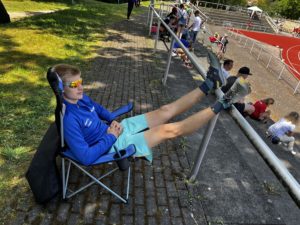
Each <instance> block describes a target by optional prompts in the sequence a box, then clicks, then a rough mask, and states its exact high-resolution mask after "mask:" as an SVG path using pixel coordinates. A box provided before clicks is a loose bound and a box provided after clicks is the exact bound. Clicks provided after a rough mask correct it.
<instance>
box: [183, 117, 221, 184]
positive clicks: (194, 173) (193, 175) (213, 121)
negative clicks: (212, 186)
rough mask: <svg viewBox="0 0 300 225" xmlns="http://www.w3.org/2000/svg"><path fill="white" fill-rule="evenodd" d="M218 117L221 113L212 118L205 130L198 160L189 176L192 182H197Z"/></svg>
mask: <svg viewBox="0 0 300 225" xmlns="http://www.w3.org/2000/svg"><path fill="white" fill-rule="evenodd" d="M218 117H219V113H218V114H217V115H215V116H214V117H213V118H212V119H211V120H210V122H209V123H208V126H207V128H206V130H205V133H204V136H203V138H202V141H201V144H200V146H199V150H198V152H197V156H196V160H195V162H194V165H193V168H192V171H191V174H190V176H189V181H190V182H195V180H196V178H197V175H198V173H199V170H200V166H201V163H202V161H203V158H204V155H205V153H206V150H207V146H208V143H209V141H210V138H211V135H212V133H213V130H214V128H215V126H216V122H217V120H218Z"/></svg>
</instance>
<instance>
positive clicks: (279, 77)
mask: <svg viewBox="0 0 300 225" xmlns="http://www.w3.org/2000/svg"><path fill="white" fill-rule="evenodd" d="M283 70H284V64H283V65H282V69H281V71H280V74H279V76H278V80H280V79H281V75H282V73H283Z"/></svg>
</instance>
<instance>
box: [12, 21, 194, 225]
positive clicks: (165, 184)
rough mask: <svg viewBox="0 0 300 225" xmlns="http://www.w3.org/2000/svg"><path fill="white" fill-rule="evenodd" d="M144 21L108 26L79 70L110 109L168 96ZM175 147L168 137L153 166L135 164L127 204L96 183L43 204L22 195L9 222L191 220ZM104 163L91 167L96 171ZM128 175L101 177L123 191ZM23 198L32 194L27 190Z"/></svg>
mask: <svg viewBox="0 0 300 225" xmlns="http://www.w3.org/2000/svg"><path fill="white" fill-rule="evenodd" d="M145 20H146V18H145V17H143V16H140V17H137V18H136V19H135V20H134V21H122V22H120V23H118V24H115V25H114V26H111V27H110V28H109V29H108V30H107V38H106V40H105V41H104V42H103V43H102V44H101V46H100V49H99V51H98V52H97V57H96V58H95V59H94V62H93V66H92V68H91V70H90V71H89V72H87V73H86V74H84V75H83V77H84V79H85V88H86V92H87V93H88V95H90V96H91V97H92V98H93V99H95V100H97V101H98V102H100V103H101V104H103V105H104V106H105V107H107V108H109V109H111V110H112V109H115V108H117V107H118V106H120V105H123V104H126V103H127V102H128V101H129V100H131V101H134V103H135V108H134V114H141V113H145V112H147V111H150V110H152V109H154V108H157V107H159V106H160V105H162V104H163V103H164V102H165V100H166V96H165V95H164V91H162V87H161V84H160V79H161V73H160V69H159V67H158V64H159V62H158V61H157V60H156V59H155V56H154V54H153V50H152V49H153V46H152V45H150V43H152V42H149V38H147V33H146V30H145ZM177 148H179V147H178V146H177V144H176V142H167V143H165V144H163V145H160V146H158V147H157V148H155V149H154V161H153V164H152V165H151V164H149V163H148V162H146V161H144V160H137V161H135V162H134V163H133V174H132V179H131V190H130V201H129V204H122V203H120V201H119V200H117V199H116V198H115V197H113V196H112V195H110V194H109V193H108V192H107V191H104V190H103V189H101V188H100V187H99V186H97V185H94V186H92V187H90V188H89V189H88V190H87V191H85V192H83V193H80V194H78V195H76V196H75V197H73V198H71V199H69V200H68V201H62V200H61V197H60V196H59V197H57V198H56V199H54V200H53V201H52V202H50V203H48V204H47V205H46V206H39V205H35V204H33V203H28V202H27V201H26V199H23V200H22V201H21V200H20V201H19V204H18V206H17V212H18V213H17V218H16V219H15V220H14V221H12V224H16V225H17V224H41V225H46V224H72V225H75V224H138V225H141V224H148V225H151V224H174V225H179V224H191V223H193V220H192V217H191V215H190V209H189V206H190V204H189V194H188V193H189V192H188V188H187V186H186V184H185V182H184V177H183V175H182V174H183V171H184V170H188V169H189V163H188V161H187V158H186V155H185V153H184V152H182V151H179V150H178V151H177ZM107 167H108V166H99V167H98V168H95V169H93V172H95V173H97V174H100V172H101V171H104V170H105V169H106V168H107ZM126 177H127V173H122V172H118V173H117V174H116V175H113V176H112V177H110V178H105V179H104V180H103V182H104V183H105V184H107V185H109V186H111V187H112V189H113V190H115V191H116V192H121V193H122V192H123V194H124V192H125V183H126ZM70 179H71V180H70V182H71V184H72V185H71V186H73V187H78V186H80V185H82V184H85V183H86V182H88V181H89V180H88V178H87V177H85V176H82V175H80V174H79V173H77V171H75V170H73V173H72V176H71V178H70ZM26 197H28V198H32V196H31V193H27V196H26Z"/></svg>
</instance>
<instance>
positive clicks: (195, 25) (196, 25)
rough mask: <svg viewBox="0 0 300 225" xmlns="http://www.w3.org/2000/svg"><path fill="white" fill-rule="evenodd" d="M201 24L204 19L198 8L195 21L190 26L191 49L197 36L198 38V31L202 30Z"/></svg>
mask: <svg viewBox="0 0 300 225" xmlns="http://www.w3.org/2000/svg"><path fill="white" fill-rule="evenodd" d="M201 24H202V20H201V18H200V12H199V11H198V10H196V12H195V19H194V22H193V24H192V25H191V26H190V27H189V29H191V32H190V38H191V49H193V46H194V44H195V41H196V38H197V34H198V32H199V31H200V28H201Z"/></svg>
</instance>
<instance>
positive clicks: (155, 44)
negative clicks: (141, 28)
mask: <svg viewBox="0 0 300 225" xmlns="http://www.w3.org/2000/svg"><path fill="white" fill-rule="evenodd" d="M161 12H162V10H161V8H160V11H159V17H161ZM160 24H161V22H160V19H159V20H158V24H157V30H156V35H155V42H154V52H155V51H156V49H157V42H158V38H159V28H160Z"/></svg>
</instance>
